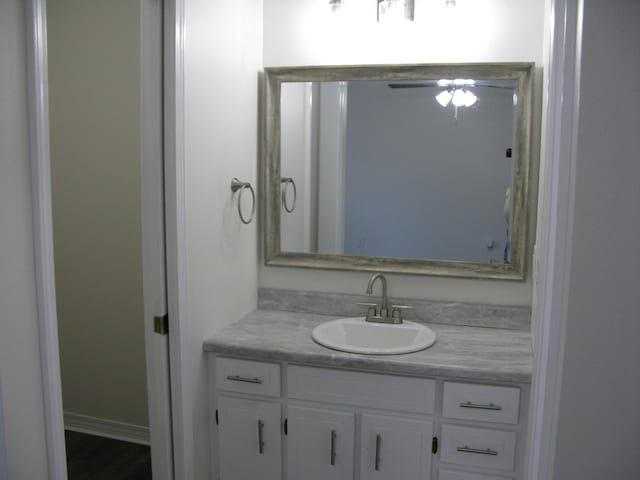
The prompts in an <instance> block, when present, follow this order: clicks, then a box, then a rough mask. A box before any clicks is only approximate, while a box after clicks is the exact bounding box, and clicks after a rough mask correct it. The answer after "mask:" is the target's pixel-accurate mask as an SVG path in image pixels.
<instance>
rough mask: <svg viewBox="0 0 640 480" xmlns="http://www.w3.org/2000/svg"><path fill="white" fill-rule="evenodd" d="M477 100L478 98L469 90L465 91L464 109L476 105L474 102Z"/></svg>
mask: <svg viewBox="0 0 640 480" xmlns="http://www.w3.org/2000/svg"><path fill="white" fill-rule="evenodd" d="M477 100H478V97H476V96H475V95H474V94H473V93H471V92H470V91H469V90H466V91H465V92H464V106H465V107H470V106H471V105H473V104H474V103H476V101H477Z"/></svg>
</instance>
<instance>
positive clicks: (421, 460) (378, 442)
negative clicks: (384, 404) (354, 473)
mask: <svg viewBox="0 0 640 480" xmlns="http://www.w3.org/2000/svg"><path fill="white" fill-rule="evenodd" d="M360 438H361V447H360V477H359V478H360V480H368V479H380V480H397V479H399V478H402V479H404V480H425V479H429V478H431V456H432V453H431V445H432V441H433V423H432V422H430V421H428V420H425V419H422V418H401V417H397V416H391V415H380V414H371V413H363V414H362V434H361V437H360Z"/></svg>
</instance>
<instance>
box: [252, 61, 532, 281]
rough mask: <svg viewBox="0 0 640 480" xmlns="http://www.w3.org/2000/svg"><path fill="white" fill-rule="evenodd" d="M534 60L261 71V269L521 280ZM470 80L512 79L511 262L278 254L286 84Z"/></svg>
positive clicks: (293, 68) (526, 243) (524, 261)
mask: <svg viewBox="0 0 640 480" xmlns="http://www.w3.org/2000/svg"><path fill="white" fill-rule="evenodd" d="M533 69H534V64H533V63H497V64H485V63H482V64H451V65H445V64H432V65H430V64H422V65H367V66H314V67H274V68H266V69H265V72H264V90H263V93H264V97H263V98H264V105H263V119H262V133H261V147H262V148H261V151H262V162H263V164H262V172H263V180H264V183H263V185H262V186H263V189H262V191H263V195H262V200H263V202H262V204H263V205H264V240H265V265H268V266H281V267H303V268H319V269H329V270H351V271H368V272H373V271H375V272H386V273H398V274H412V275H435V276H450V277H466V278H485V279H500V280H519V281H522V280H524V279H525V274H526V271H525V270H526V263H527V246H528V223H529V209H530V205H529V181H530V169H531V159H530V154H531V153H530V150H531V148H530V144H531V126H532V105H533V85H532V83H533ZM441 78H475V79H495V80H515V81H516V82H517V88H518V104H517V107H516V115H515V119H516V130H515V131H516V141H515V145H514V147H515V148H514V149H515V152H514V153H515V157H516V161H515V165H514V169H515V171H514V189H513V193H512V195H513V211H512V215H513V220H512V236H511V263H510V264H489V263H486V264H485V263H475V262H460V261H442V260H421V259H405V258H388V257H367V256H349V255H329V254H316V253H298V252H283V251H281V250H280V245H281V243H280V206H281V190H280V189H281V174H280V92H281V85H282V84H283V83H286V82H321V81H325V82H337V81H349V80H385V81H387V80H393V81H400V80H438V79H441Z"/></svg>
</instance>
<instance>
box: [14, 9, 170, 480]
mask: <svg viewBox="0 0 640 480" xmlns="http://www.w3.org/2000/svg"><path fill="white" fill-rule="evenodd" d="M163 5H164V2H163V1H162V0H140V7H141V14H152V15H154V18H153V19H149V18H146V19H145V21H146V26H147V27H151V28H153V27H154V26H156V25H157V28H158V29H160V28H162V17H161V16H160V17H158V16H157V15H162V7H163ZM25 22H26V29H25V30H26V63H27V82H28V84H27V97H28V102H29V112H28V122H29V125H28V127H29V157H30V160H29V161H30V165H31V186H32V188H31V195H32V203H33V228H34V259H35V277H36V297H37V298H36V302H37V307H38V332H39V343H40V352H39V356H40V365H41V370H42V378H41V383H42V390H43V404H44V423H45V425H44V430H45V437H46V438H45V441H46V448H47V463H48V472H49V475H48V477H49V479H50V480H66V478H67V464H66V448H65V442H64V415H63V405H62V387H61V376H60V357H59V344H58V320H57V313H56V288H55V271H54V256H53V224H52V199H51V161H50V142H49V98H48V96H49V85H48V59H47V16H46V0H28V1H27V2H25ZM154 22H155V25H154ZM161 31H162V33H161V34H160V36H161V37H164V36H165V32H164V30H161ZM147 33H148V32H147ZM140 40H141V50H144V51H143V52H141V80H142V79H143V78H152V77H153V76H154V75H155V76H156V77H157V76H158V75H159V72H161V71H162V69H161V66H160V65H159V62H161V61H162V57H161V56H160V55H158V54H157V53H158V52H157V45H153V43H152V42H153V35H141V38H140ZM154 47H155V49H156V51H154ZM154 53H155V54H156V55H155V56H154ZM143 61H144V63H142V62H143ZM161 84H162V82H160V81H159V82H158V85H161ZM158 85H156V86H158ZM160 92H161V91H160V90H159V89H158V100H159V101H160V100H161V98H160V95H159V93H160ZM149 105H150V103H149V99H148V98H147V99H146V103H143V104H142V105H141V115H151V114H152V112H153V108H149ZM156 113H157V111H156ZM141 122H142V124H143V125H141V143H142V144H143V145H141V151H143V152H144V151H153V150H154V149H155V150H156V151H157V150H158V149H159V150H162V145H157V142H158V135H157V134H158V133H160V134H162V131H160V132H157V131H156V132H153V126H152V124H153V119H149V118H143V119H141ZM146 127H149V128H146ZM161 127H162V126H161V125H160V128H161ZM150 132H151V133H150ZM149 142H156V144H153V143H151V144H150V143H149ZM146 166H147V167H148V165H146ZM141 168H142V167H141ZM149 171H150V170H149V169H148V168H147V169H143V173H144V174H149ZM155 172H156V173H155V174H156V175H157V164H156V170H155ZM154 178H156V183H157V177H154ZM150 180H151V181H153V178H151V179H150ZM145 193H146V194H149V191H148V190H147V191H146V192H144V191H143V196H144V195H145ZM156 194H157V191H156ZM166 201H167V203H171V199H167V200H166ZM143 202H144V199H143ZM165 208H166V207H165ZM147 213H149V212H148V210H147ZM144 214H145V209H143V215H144ZM156 220H157V219H156ZM145 221H146V222H147V223H149V219H148V218H143V225H145ZM150 223H151V224H152V225H155V228H157V227H158V224H157V221H156V222H154V219H152V220H151V222H150ZM161 243H162V242H161ZM147 250H148V249H147ZM148 255H151V256H152V255H153V252H149V251H146V252H145V248H144V245H143V257H144V256H148ZM143 273H144V275H145V277H147V275H148V271H147V270H145V271H144V272H143ZM147 280H148V279H147V278H145V282H147ZM146 290H147V289H146V288H145V349H146V350H151V346H152V345H153V343H154V342H153V341H154V340H155V339H156V337H154V336H153V334H150V330H151V329H152V328H153V324H152V322H150V321H148V320H149V319H148V318H147V316H148V315H149V313H150V311H153V312H157V313H158V314H161V313H162V306H161V305H160V306H159V310H154V308H151V309H149V308H147V305H151V304H152V303H153V301H150V300H149V299H148V298H146V297H148V295H147V291H146ZM156 295H157V293H156ZM159 296H160V300H157V299H156V303H162V296H163V294H160V295H159ZM171 324H172V326H173V327H172V328H173V329H174V332H177V331H179V325H180V319H179V318H178V317H174V318H172V319H171ZM165 342H166V340H165ZM179 347H180V345H179V344H176V345H174V346H173V347H172V349H171V350H172V352H171V353H172V354H174V355H175V356H174V357H173V358H174V360H172V361H171V362H169V361H168V359H166V358H165V360H166V363H165V364H164V365H163V362H158V359H159V358H162V355H163V354H162V349H157V348H154V349H153V350H154V351H153V353H151V354H148V355H147V365H146V367H147V384H148V387H149V389H150V390H149V392H148V403H149V415H150V425H154V426H155V427H154V428H155V432H153V433H152V434H151V443H152V445H151V448H152V451H159V452H163V454H165V455H166V454H167V453H168V454H170V455H171V456H173V455H172V454H173V445H172V431H171V426H172V425H171V423H172V421H173V422H176V421H177V422H179V421H180V417H179V416H176V415H173V416H172V418H171V419H169V421H168V422H167V421H165V419H163V418H160V417H158V415H159V414H162V415H166V413H167V408H168V406H170V408H171V409H175V408H176V405H173V404H171V402H170V400H169V399H167V398H166V394H165V392H164V391H163V388H165V389H166V388H168V386H169V378H170V377H169V372H168V371H167V372H165V373H163V372H162V371H160V370H161V369H162V368H165V369H166V367H167V366H168V365H169V364H170V365H171V368H174V364H175V365H177V366H179V365H180V362H179V359H180V348H179ZM165 356H166V354H165ZM163 377H164V378H163ZM159 378H160V379H162V378H163V380H162V381H158V379H159ZM163 395H164V396H163ZM174 411H175V410H174ZM159 412H160V413H159ZM154 416H155V418H151V417H154ZM174 430H175V427H174ZM156 457H158V455H156ZM171 460H172V459H171V458H169V459H167V458H166V457H165V458H161V462H160V463H157V462H155V461H154V460H153V459H152V462H153V463H154V465H153V469H154V477H155V478H156V479H158V480H165V479H166V480H168V479H172V478H174V472H173V465H172V461H171Z"/></svg>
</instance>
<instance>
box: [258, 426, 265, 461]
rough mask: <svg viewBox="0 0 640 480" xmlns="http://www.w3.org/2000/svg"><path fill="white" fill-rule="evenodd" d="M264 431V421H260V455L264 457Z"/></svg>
mask: <svg viewBox="0 0 640 480" xmlns="http://www.w3.org/2000/svg"><path fill="white" fill-rule="evenodd" d="M262 430H264V423H263V422H262V420H258V453H259V454H260V455H262V454H263V453H264V440H263V438H262Z"/></svg>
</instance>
